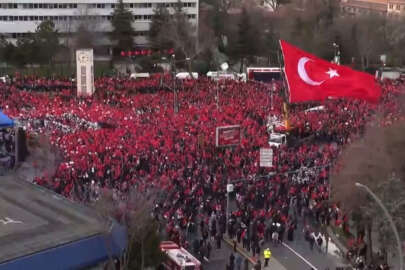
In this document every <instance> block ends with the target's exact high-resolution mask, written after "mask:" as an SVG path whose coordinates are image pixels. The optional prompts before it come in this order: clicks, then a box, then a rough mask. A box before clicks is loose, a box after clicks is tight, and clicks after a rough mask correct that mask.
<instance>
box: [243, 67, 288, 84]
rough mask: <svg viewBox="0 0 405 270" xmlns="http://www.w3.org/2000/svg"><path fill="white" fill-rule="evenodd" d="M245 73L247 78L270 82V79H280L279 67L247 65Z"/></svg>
mask: <svg viewBox="0 0 405 270" xmlns="http://www.w3.org/2000/svg"><path fill="white" fill-rule="evenodd" d="M246 73H247V78H248V79H249V80H255V81H261V82H271V81H272V79H275V80H280V79H281V68H279V67H248V68H247V69H246Z"/></svg>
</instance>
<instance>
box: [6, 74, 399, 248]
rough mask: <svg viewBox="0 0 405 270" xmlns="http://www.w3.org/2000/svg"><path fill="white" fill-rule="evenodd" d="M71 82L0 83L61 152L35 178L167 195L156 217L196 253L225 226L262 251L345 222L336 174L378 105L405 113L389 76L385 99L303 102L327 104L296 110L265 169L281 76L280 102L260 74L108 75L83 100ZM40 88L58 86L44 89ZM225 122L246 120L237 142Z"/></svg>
mask: <svg viewBox="0 0 405 270" xmlns="http://www.w3.org/2000/svg"><path fill="white" fill-rule="evenodd" d="M37 82H40V83H41V84H40V87H37V85H36V83H37ZM69 83H70V82H69V81H67V80H66V81H63V80H41V79H39V80H38V79H35V78H18V77H16V78H14V79H13V82H11V83H0V108H2V109H3V110H4V112H5V113H7V114H8V115H10V116H11V117H13V118H16V119H18V121H19V122H20V123H24V124H25V127H26V129H27V132H28V134H35V133H41V134H46V135H47V136H49V138H50V140H51V143H52V144H53V145H54V146H55V148H57V149H59V151H60V154H61V155H62V157H63V162H62V163H61V164H59V165H58V167H57V169H56V171H55V172H52V173H51V174H47V175H42V176H39V177H37V178H36V179H35V182H36V183H37V184H39V185H43V186H46V187H48V188H50V189H53V190H55V191H56V192H58V193H61V194H63V195H64V196H66V197H69V198H72V199H75V200H81V201H90V200H97V198H98V197H99V196H100V194H101V192H100V190H102V189H110V190H113V194H114V198H115V199H116V200H125V199H126V198H127V195H128V191H129V190H130V189H131V188H136V189H137V190H139V191H142V190H145V189H149V188H151V187H153V188H158V189H160V190H162V191H163V192H164V193H165V196H162V197H159V199H157V201H156V208H155V210H154V212H155V214H156V215H155V216H156V217H157V218H158V219H159V220H160V221H162V222H164V223H165V224H166V232H167V234H168V236H169V237H170V238H171V239H172V240H174V241H176V242H178V243H180V244H182V245H184V246H189V245H191V244H192V246H193V248H194V249H195V250H197V251H199V250H202V249H205V250H207V245H208V244H207V243H208V241H209V239H210V238H212V239H216V241H217V243H218V239H219V241H220V239H221V238H222V235H223V234H224V233H228V235H229V237H230V238H234V239H235V240H236V241H237V242H241V243H242V244H243V246H244V247H246V248H247V249H248V250H252V251H253V253H254V254H260V247H261V243H262V242H263V241H270V239H273V240H274V238H275V237H276V240H277V241H284V238H285V237H286V238H287V239H288V240H291V241H292V240H293V239H294V233H295V229H296V225H297V218H298V217H303V218H304V222H305V220H306V219H308V218H309V217H311V216H312V217H313V218H314V219H315V220H316V221H317V222H318V223H323V224H329V223H331V222H334V224H335V225H337V226H341V227H343V228H344V229H347V221H348V217H347V215H346V213H344V212H342V211H341V210H340V209H341V208H340V207H339V205H338V204H335V205H331V204H327V203H325V202H327V201H328V199H329V184H328V176H329V172H330V171H331V169H332V167H333V164H334V162H335V160H336V159H337V158H338V156H339V154H340V152H341V151H342V147H343V146H344V145H345V144H348V143H350V142H351V141H352V140H354V139H355V138H357V137H359V136H361V135H362V133H363V132H364V130H365V127H366V125H367V123H368V122H369V121H371V120H372V119H373V118H374V115H375V112H376V111H377V110H382V111H383V114H384V120H383V123H381V124H383V125H389V124H390V123H392V122H394V121H397V120H400V119H402V120H403V114H402V112H401V109H400V104H399V102H398V96H400V95H402V94H403V93H404V90H405V88H404V85H403V84H399V85H394V84H393V83H391V82H385V83H384V84H383V97H382V100H381V102H380V103H379V104H378V105H372V104H368V103H366V102H364V101H359V100H341V99H338V100H334V99H331V100H328V101H325V102H323V105H324V108H323V110H315V111H308V110H306V109H308V108H310V107H311V106H316V105H319V104H305V105H304V104H301V105H292V106H290V108H289V111H288V115H289V125H290V126H291V127H292V128H293V131H292V133H294V136H295V140H296V141H297V142H298V143H295V144H294V145H282V146H280V147H278V148H277V147H273V167H271V168H263V167H260V166H259V164H260V160H259V159H260V157H259V150H260V148H262V147H267V148H268V138H269V134H268V129H267V127H266V119H268V117H269V116H272V117H273V116H275V117H277V118H279V119H282V118H283V113H284V112H283V100H282V93H281V87H280V86H281V83H278V84H277V87H276V89H275V91H276V93H274V94H273V95H272V96H273V97H272V98H273V104H274V107H273V109H271V106H270V102H271V100H270V99H271V97H270V92H269V91H270V89H272V87H271V86H267V85H265V84H259V83H256V82H247V83H244V82H237V81H221V82H219V83H216V82H213V81H210V80H208V79H207V78H200V79H198V80H190V81H185V82H182V83H180V82H177V83H173V82H172V81H170V78H168V77H165V78H164V79H163V80H162V79H161V78H159V77H152V78H150V79H145V80H140V81H139V80H137V81H135V80H129V79H122V78H121V79H115V78H108V77H104V78H99V79H97V80H96V82H95V85H96V89H97V90H96V93H95V95H94V96H93V97H89V98H78V97H75V93H74V89H72V88H71V87H70V86H71V84H69ZM43 85H46V88H47V89H51V90H52V89H53V90H55V89H57V91H51V92H49V91H37V90H38V89H40V88H41V87H44V86H43ZM173 85H177V86H176V87H178V89H179V91H178V93H177V95H176V96H177V101H176V99H175V98H174V97H175V95H174V93H173V89H172V88H170V87H169V86H173ZM28 86H29V87H28ZM217 87H220V91H217ZM217 93H218V94H217ZM175 103H178V112H177V110H176V109H175V107H176V106H175ZM227 125H240V126H241V128H242V134H241V140H240V144H239V145H235V146H232V147H216V145H215V136H216V134H215V130H216V127H219V126H227ZM308 138H310V139H308ZM0 139H1V136H0ZM300 141H302V142H305V143H300ZM229 183H234V184H235V192H234V193H235V200H236V209H233V210H232V211H231V213H230V217H229V219H228V221H227V218H226V186H227V184H229ZM198 227H199V228H198ZM196 228H197V229H199V230H200V232H201V234H202V236H203V239H202V240H201V241H199V242H198V243H197V242H195V243H188V242H187V234H188V233H193V231H196V230H197V229H196ZM308 233H309V235H311V234H312V233H313V232H310V231H309V232H308ZM308 239H310V236H309V238H308ZM219 244H220V243H219Z"/></svg>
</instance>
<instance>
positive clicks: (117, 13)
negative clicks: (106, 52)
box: [110, 0, 135, 53]
mask: <svg viewBox="0 0 405 270" xmlns="http://www.w3.org/2000/svg"><path fill="white" fill-rule="evenodd" d="M133 20H134V17H133V15H132V12H131V11H130V10H128V9H126V8H125V6H124V3H123V0H119V2H118V4H117V5H116V8H115V10H114V12H113V14H112V20H111V25H112V28H113V30H112V32H111V36H110V38H111V40H112V41H113V42H114V43H115V52H116V53H119V52H120V51H128V50H131V49H132V48H133V45H134V40H133V38H134V36H135V30H134V28H133V26H132V22H133Z"/></svg>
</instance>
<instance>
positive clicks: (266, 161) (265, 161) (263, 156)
mask: <svg viewBox="0 0 405 270" xmlns="http://www.w3.org/2000/svg"><path fill="white" fill-rule="evenodd" d="M260 167H273V149H271V148H260Z"/></svg>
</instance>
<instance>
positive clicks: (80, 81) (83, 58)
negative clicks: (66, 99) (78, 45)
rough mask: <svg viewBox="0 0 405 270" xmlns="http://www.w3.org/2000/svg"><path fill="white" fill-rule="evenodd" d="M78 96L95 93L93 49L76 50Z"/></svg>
mask: <svg viewBox="0 0 405 270" xmlns="http://www.w3.org/2000/svg"><path fill="white" fill-rule="evenodd" d="M76 82H77V96H92V95H93V93H94V61H93V49H80V50H77V51H76Z"/></svg>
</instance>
